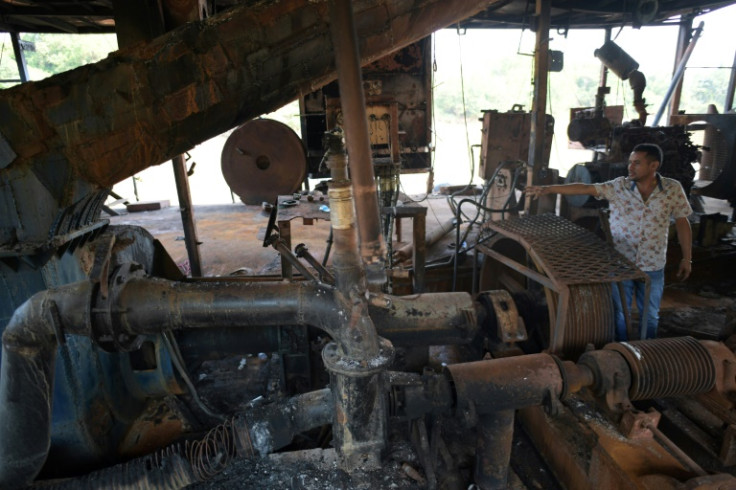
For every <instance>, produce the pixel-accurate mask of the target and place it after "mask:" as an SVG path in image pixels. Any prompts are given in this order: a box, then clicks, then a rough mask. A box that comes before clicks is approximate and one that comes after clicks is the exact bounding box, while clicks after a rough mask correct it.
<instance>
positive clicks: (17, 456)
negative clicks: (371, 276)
mask: <svg viewBox="0 0 736 490" xmlns="http://www.w3.org/2000/svg"><path fill="white" fill-rule="evenodd" d="M111 282H112V283H116V282H117V281H116V280H115V279H113V281H111ZM97 288H98V286H97V285H94V284H93V283H91V282H87V281H83V282H79V283H75V284H71V285H67V286H63V287H60V288H57V289H54V290H47V291H42V292H40V293H37V294H36V295H34V296H33V297H32V298H31V299H29V300H28V301H27V302H26V303H24V304H23V305H22V306H21V307H20V308H18V310H17V311H16V312H15V314H14V315H13V318H12V319H11V321H10V323H9V324H8V326H7V328H6V330H5V333H4V335H3V356H2V369H1V370H0V454H3V458H0V488H13V487H17V486H22V485H26V484H28V483H30V482H31V481H32V480H33V478H35V476H36V475H37V474H38V472H39V471H40V469H41V466H42V465H43V463H44V460H45V458H46V453H47V451H48V448H49V444H50V417H51V412H50V410H51V393H52V388H53V378H54V376H53V374H54V371H53V370H54V360H55V356H56V348H57V345H58V339H63V338H64V337H63V336H64V335H65V334H72V335H84V336H90V335H92V334H93V332H100V331H103V330H104V331H115V332H117V333H118V334H123V335H126V334H127V335H137V334H144V333H160V332H161V331H163V330H169V329H175V330H176V329H184V328H186V329H205V328H213V327H215V328H217V327H221V328H227V327H231V328H233V327H234V328H238V327H240V328H242V327H248V326H260V327H263V326H268V325H283V324H302V325H310V326H315V327H318V328H321V329H323V330H325V331H326V332H328V333H329V334H330V335H332V336H333V338H335V339H337V340H338V342H339V343H340V345H341V346H343V347H342V350H344V351H345V352H348V353H351V354H352V353H355V357H356V358H360V355H361V354H363V355H365V350H364V344H363V339H362V336H364V335H369V334H370V332H368V333H366V332H365V331H363V330H361V328H362V327H364V326H365V325H363V324H360V323H359V324H357V325H352V324H350V323H348V328H344V329H342V330H341V329H339V327H340V325H344V324H345V323H346V322H348V321H349V318H351V317H353V313H354V311H353V309H352V308H353V305H352V304H350V303H348V301H347V300H345V298H344V297H343V296H342V295H341V294H340V293H339V292H337V291H335V290H334V289H331V288H326V287H323V286H318V285H314V284H307V283H243V282H238V281H230V282H228V281H212V280H206V281H204V280H203V281H187V282H175V281H167V280H163V279H150V278H132V279H129V280H128V281H123V283H122V284H120V285H119V289H118V287H111V288H110V290H109V291H108V294H109V295H110V296H111V297H110V299H111V301H110V302H109V303H108V306H107V308H100V307H99V306H100V305H99V299H98V300H95V299H94V298H95V297H97V293H98V292H97ZM385 297H386V298H388V299H389V300H390V301H393V302H394V304H395V305H400V304H402V301H408V302H410V303H411V304H412V305H413V307H414V308H415V309H416V311H418V312H430V311H435V312H437V311H438V310H436V309H435V307H434V306H432V305H430V304H427V303H428V302H432V303H433V302H434V299H433V295H427V296H424V297H416V298H413V299H411V298H410V299H397V298H392V297H390V296H385ZM470 306H471V305H470V304H469V303H468V302H467V301H465V307H468V308H469V307H470ZM404 308H408V306H404ZM379 309H380V307H379V306H376V305H372V306H371V310H372V311H373V312H377V311H378V310H379ZM461 311H462V309H461V308H458V309H457V310H455V309H452V308H449V309H448V310H447V311H446V312H445V313H444V314H440V317H441V318H446V319H448V320H450V321H451V322H452V321H453V320H451V319H459V318H461V317H463V316H464V315H465V314H464V313H462V314H461V313H460V312H461ZM458 315H460V316H458ZM357 316H359V317H360V318H365V317H367V315H364V314H360V315H357ZM104 318H109V320H108V322H110V323H112V325H100V324H101V323H105V320H103V319H104ZM383 318H384V323H385V324H386V328H387V331H388V332H395V333H396V335H397V336H399V337H401V338H405V337H406V336H405V335H403V334H402V333H401V329H400V328H398V327H397V324H401V323H405V324H406V325H407V326H408V327H409V329H410V330H411V331H413V332H417V331H421V329H422V328H426V329H428V330H430V331H432V330H433V329H434V327H432V325H431V323H427V320H426V319H425V318H422V317H421V315H420V317H418V318H411V317H407V318H403V317H402V316H396V315H392V314H391V311H389V312H388V313H387V314H384V315H383ZM370 327H371V328H372V324H370ZM448 328H450V329H451V331H452V330H454V329H455V328H457V325H451V326H449V327H448ZM372 335H375V333H373V334H372ZM432 335H437V334H436V333H435V332H432ZM450 335H451V334H450ZM450 335H448V336H450ZM383 347H385V344H384V346H383ZM385 350H386V349H385V348H384V349H383V351H385ZM383 351H380V350H379V354H380V353H381V352H383ZM370 360H375V357H373V358H370ZM357 364H358V365H360V364H361V363H360V362H358V363H357ZM365 364H366V365H367V364H369V363H367V362H366V363H365ZM373 367H375V366H368V368H371V369H372V368H373ZM358 374H365V376H364V377H374V376H375V374H376V373H372V372H367V373H358ZM358 377H360V376H358ZM21 393H22V396H21ZM371 393H379V391H375V390H373V391H371ZM364 395H365V393H363V392H359V393H358V394H356V397H355V400H357V402H358V403H362V402H361V401H360V400H361V397H363V396H364ZM373 400H374V403H375V404H379V405H380V404H381V403H383V402H382V401H381V398H380V397H378V396H375V397H373Z"/></svg>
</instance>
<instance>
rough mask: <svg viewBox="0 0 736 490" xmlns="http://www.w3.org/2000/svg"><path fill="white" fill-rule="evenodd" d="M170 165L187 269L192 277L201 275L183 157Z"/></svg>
mask: <svg viewBox="0 0 736 490" xmlns="http://www.w3.org/2000/svg"><path fill="white" fill-rule="evenodd" d="M171 163H172V164H173V165H174V180H175V181H176V195H177V196H178V197H179V210H180V211H181V224H182V226H183V227H184V242H185V243H186V247H187V255H188V256H189V267H190V270H191V273H192V277H200V276H201V275H202V261H201V259H200V257H199V242H198V240H197V227H196V225H195V224H194V209H193V207H192V194H191V192H189V179H188V178H187V167H186V163H185V162H184V156H182V155H178V156H175V157H174V158H173V159H172V160H171Z"/></svg>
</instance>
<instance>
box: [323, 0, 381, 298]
mask: <svg viewBox="0 0 736 490" xmlns="http://www.w3.org/2000/svg"><path fill="white" fill-rule="evenodd" d="M330 30H331V33H332V43H333V45H334V47H335V64H336V66H337V79H338V82H339V84H340V105H341V106H342V114H343V121H344V122H343V126H344V128H345V140H346V143H347V148H348V163H349V165H350V178H351V180H352V182H353V194H354V196H355V209H356V214H357V216H358V233H359V236H360V251H361V255H362V257H363V261H364V262H365V264H366V267H367V268H369V269H368V272H369V280H370V278H371V277H372V274H370V269H375V270H376V271H380V272H379V275H383V278H385V271H384V264H383V262H384V260H385V259H384V257H385V254H386V244H385V242H384V239H383V235H382V234H381V219H380V215H379V212H378V197H377V194H376V182H375V179H374V177H373V161H372V159H371V144H370V136H369V135H368V116H367V113H366V109H365V95H364V93H363V79H362V74H361V70H360V55H359V53H358V43H357V35H356V30H355V22H354V20H353V8H352V3H351V1H350V0H330ZM376 282H379V283H380V284H383V283H384V282H385V281H384V280H380V279H378V280H377V281H376Z"/></svg>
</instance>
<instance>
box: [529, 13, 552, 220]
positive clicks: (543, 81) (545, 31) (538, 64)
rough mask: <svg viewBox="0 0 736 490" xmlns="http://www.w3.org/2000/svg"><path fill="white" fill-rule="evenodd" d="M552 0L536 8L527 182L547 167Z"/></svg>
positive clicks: (535, 179)
mask: <svg viewBox="0 0 736 490" xmlns="http://www.w3.org/2000/svg"><path fill="white" fill-rule="evenodd" d="M550 11H551V0H537V7H536V12H535V19H536V32H537V40H536V46H535V48H534V95H533V97H534V98H533V100H532V120H531V129H530V133H529V161H528V163H529V165H530V167H531V171H530V172H528V173H527V185H533V184H539V183H541V181H542V175H543V174H544V172H545V171H546V169H547V165H548V162H545V161H544V140H545V129H546V124H545V123H546V119H547V113H546V108H547V79H548V77H549V22H550ZM538 206H539V202H538V201H532V200H531V198H530V197H529V196H527V198H526V204H525V209H526V210H527V211H528V212H530V213H531V214H536V210H537V208H538Z"/></svg>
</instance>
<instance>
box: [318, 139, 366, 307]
mask: <svg viewBox="0 0 736 490" xmlns="http://www.w3.org/2000/svg"><path fill="white" fill-rule="evenodd" d="M342 136H343V134H342V132H338V131H336V132H329V133H325V141H326V142H327V153H326V156H327V167H328V168H329V169H330V176H331V177H332V179H331V180H330V182H329V191H328V193H327V194H328V196H329V199H330V201H329V202H330V226H331V227H332V237H333V243H334V252H333V255H332V267H333V268H334V269H335V285H336V286H337V288H338V289H339V290H340V292H341V293H342V294H344V295H346V296H347V295H349V293H350V289H351V288H352V287H354V286H358V287H359V288H361V289H365V284H364V282H365V281H364V275H363V267H362V264H361V262H360V255H359V254H358V232H357V230H356V228H355V209H354V206H353V194H352V189H351V187H350V179H349V178H348V164H347V158H346V155H345V145H344V143H343V141H342Z"/></svg>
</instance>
